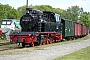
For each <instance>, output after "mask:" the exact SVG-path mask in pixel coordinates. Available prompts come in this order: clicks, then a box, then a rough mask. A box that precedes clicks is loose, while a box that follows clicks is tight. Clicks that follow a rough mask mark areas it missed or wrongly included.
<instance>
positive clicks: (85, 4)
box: [54, 0, 90, 12]
mask: <svg viewBox="0 0 90 60" xmlns="http://www.w3.org/2000/svg"><path fill="white" fill-rule="evenodd" d="M75 5H77V6H79V7H82V8H83V9H84V11H87V12H90V8H89V5H90V0H77V1H75V2H72V3H71V4H67V3H62V4H59V5H56V6H54V7H57V8H61V9H67V8H68V7H70V6H75Z"/></svg>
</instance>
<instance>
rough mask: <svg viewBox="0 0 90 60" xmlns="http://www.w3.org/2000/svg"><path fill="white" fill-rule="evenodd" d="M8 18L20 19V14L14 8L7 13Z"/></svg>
mask: <svg viewBox="0 0 90 60" xmlns="http://www.w3.org/2000/svg"><path fill="white" fill-rule="evenodd" d="M7 18H8V19H20V15H19V12H18V11H17V10H16V9H14V8H13V9H11V10H10V11H9V12H8V13H7Z"/></svg>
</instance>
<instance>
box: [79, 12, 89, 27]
mask: <svg viewBox="0 0 90 60" xmlns="http://www.w3.org/2000/svg"><path fill="white" fill-rule="evenodd" d="M89 14H90V13H89V12H84V13H83V14H82V15H81V16H80V23H82V24H85V25H87V26H89V27H90V17H89Z"/></svg>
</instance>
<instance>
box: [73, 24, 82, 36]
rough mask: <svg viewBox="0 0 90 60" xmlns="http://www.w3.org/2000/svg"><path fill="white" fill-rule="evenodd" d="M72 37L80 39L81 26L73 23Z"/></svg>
mask: <svg viewBox="0 0 90 60" xmlns="http://www.w3.org/2000/svg"><path fill="white" fill-rule="evenodd" d="M74 36H75V37H76V38H77V37H81V36H82V34H81V24H80V23H77V22H74Z"/></svg>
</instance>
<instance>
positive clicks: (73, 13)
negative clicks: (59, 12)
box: [67, 5, 83, 21]
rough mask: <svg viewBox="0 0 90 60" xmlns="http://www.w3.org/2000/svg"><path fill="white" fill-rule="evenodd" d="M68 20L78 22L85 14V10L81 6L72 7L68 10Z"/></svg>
mask: <svg viewBox="0 0 90 60" xmlns="http://www.w3.org/2000/svg"><path fill="white" fill-rule="evenodd" d="M67 13H68V18H69V19H71V20H74V21H78V17H79V16H80V15H81V14H82V13H83V8H80V7H79V6H77V5H76V6H71V7H68V9H67Z"/></svg>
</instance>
